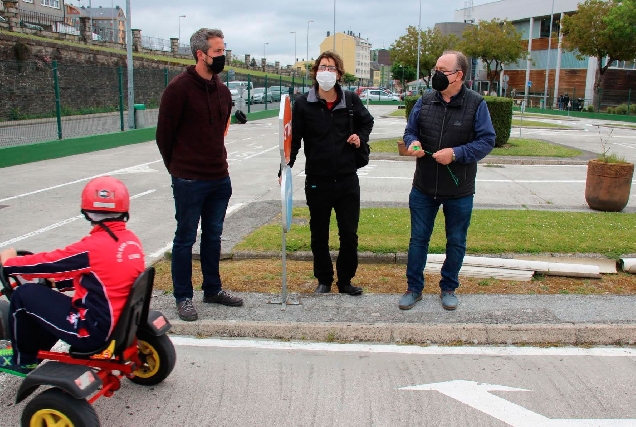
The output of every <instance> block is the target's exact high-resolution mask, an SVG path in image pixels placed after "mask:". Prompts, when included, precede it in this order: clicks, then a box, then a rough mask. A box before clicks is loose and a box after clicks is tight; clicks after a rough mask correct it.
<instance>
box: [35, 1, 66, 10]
mask: <svg viewBox="0 0 636 427" xmlns="http://www.w3.org/2000/svg"><path fill="white" fill-rule="evenodd" d="M32 2H33V0H31V3H32ZM40 4H41V5H42V6H46V7H52V8H55V9H59V8H60V0H40Z"/></svg>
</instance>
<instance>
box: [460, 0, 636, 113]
mask: <svg viewBox="0 0 636 427" xmlns="http://www.w3.org/2000/svg"><path fill="white" fill-rule="evenodd" d="M579 3H580V1H579V0H559V1H553V0H535V1H533V2H527V1H525V0H501V1H496V2H492V3H486V4H483V5H480V6H473V7H472V8H470V9H469V8H463V9H459V10H456V11H455V14H454V19H455V20H456V21H460V22H474V23H478V22H479V21H481V20H487V21H490V20H492V19H493V18H499V19H502V20H503V19H505V20H508V21H510V22H512V24H513V25H514V26H515V28H516V29H517V31H519V32H520V33H521V35H522V39H523V40H524V41H525V44H526V48H527V50H528V57H527V59H524V60H520V61H518V62H517V63H515V64H504V71H503V72H502V74H501V76H500V81H499V82H498V83H499V84H498V88H494V89H496V90H497V91H498V92H500V93H503V92H504V91H505V92H506V93H507V94H511V95H513V97H514V98H516V99H526V100H527V102H528V105H529V106H530V105H532V106H541V105H542V102H543V98H544V97H545V98H547V106H552V107H557V106H558V98H559V96H560V95H563V94H565V93H567V94H568V96H569V98H570V99H576V98H584V99H585V103H586V104H588V103H590V102H591V100H592V99H593V95H594V79H595V75H596V72H597V68H598V64H597V60H596V58H591V57H586V58H584V59H578V58H576V56H575V55H574V53H572V52H569V51H567V50H565V49H564V48H563V38H562V34H561V32H560V29H561V26H560V23H561V20H562V19H563V17H564V16H565V15H571V14H574V13H576V10H577V6H578V4H579ZM551 33H552V34H553V35H555V36H553V37H552V38H551V37H550V34H551ZM471 77H472V79H474V80H475V81H477V82H480V81H483V80H487V79H486V78H485V71H484V67H483V66H482V64H480V63H479V62H478V63H477V66H476V70H475V74H473V75H471ZM546 77H547V78H546ZM499 88H501V89H499ZM478 89H480V88H478ZM486 89H489V88H486ZM490 89H493V88H490ZM630 89H636V67H635V64H634V61H629V62H621V63H620V64H614V66H612V67H610V69H608V70H607V72H606V73H605V77H604V82H603V88H602V90H603V103H604V104H605V105H608V106H609V105H618V104H620V103H621V102H624V101H627V97H626V94H627V93H628V91H629V90H630ZM623 98H625V100H623Z"/></svg>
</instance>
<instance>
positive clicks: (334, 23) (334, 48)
mask: <svg viewBox="0 0 636 427" xmlns="http://www.w3.org/2000/svg"><path fill="white" fill-rule="evenodd" d="M333 52H334V53H336V0H333Z"/></svg>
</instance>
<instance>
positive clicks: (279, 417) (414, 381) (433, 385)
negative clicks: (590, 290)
mask: <svg viewBox="0 0 636 427" xmlns="http://www.w3.org/2000/svg"><path fill="white" fill-rule="evenodd" d="M173 341H174V342H175V343H176V344H177V355H178V356H177V358H178V363H177V365H176V368H175V370H174V371H173V373H172V375H171V376H170V377H169V378H168V379H167V380H166V381H165V382H164V383H162V384H160V385H158V386H155V387H151V388H149V389H148V388H144V387H141V386H137V385H135V384H132V383H130V382H129V381H124V382H123V386H122V389H121V390H120V391H118V392H117V393H116V394H115V396H114V397H112V398H102V399H100V400H98V401H97V402H96V404H95V409H96V411H97V413H98V415H99V417H100V421H101V423H102V425H103V426H112V427H130V426H138V425H153V426H184V425H199V426H206V427H207V426H256V425H258V426H329V427H331V426H342V425H347V426H365V427H366V426H369V427H370V426H389V425H397V426H410V425H418V426H421V425H424V426H476V427H491V426H492V427H500V426H515V427H538V426H544V427H547V426H565V425H567V426H597V427H598V426H612V427H619V426H636V409H635V408H636V399H635V397H634V396H636V385H635V383H634V381H632V378H633V377H634V375H636V368H635V365H634V360H635V358H636V353H635V352H634V350H633V349H605V348H589V349H577V348H551V349H537V348H512V347H507V348H498V347H460V348H456V347H434V346H433V347H415V346H396V345H381V346H379V345H357V344H346V345H343V344H324V343H293V342H292V343H285V342H272V341H250V340H220V339H211V340H197V339H191V338H184V337H173ZM18 384H19V382H18V379H17V378H14V377H9V376H7V375H0V405H2V407H3V408H4V409H3V411H1V412H0V425H3V426H15V425H18V423H19V416H20V413H21V411H22V410H23V408H24V406H25V403H21V404H20V405H17V406H14V405H12V400H13V396H14V395H15V392H16V390H17V387H18Z"/></svg>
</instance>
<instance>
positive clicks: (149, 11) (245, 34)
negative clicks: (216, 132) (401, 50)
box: [69, 0, 477, 66]
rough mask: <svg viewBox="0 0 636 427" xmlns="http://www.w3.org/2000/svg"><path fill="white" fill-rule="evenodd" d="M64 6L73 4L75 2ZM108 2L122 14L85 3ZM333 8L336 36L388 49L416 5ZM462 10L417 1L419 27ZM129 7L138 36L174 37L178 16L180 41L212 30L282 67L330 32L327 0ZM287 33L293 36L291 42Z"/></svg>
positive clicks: (193, 1) (414, 20)
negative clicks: (201, 30)
mask: <svg viewBox="0 0 636 427" xmlns="http://www.w3.org/2000/svg"><path fill="white" fill-rule="evenodd" d="M88 1H89V0H81V1H79V4H80V5H83V6H88ZM69 3H72V4H76V5H77V4H78V0H72V1H69ZM476 3H477V2H476ZM111 4H113V5H119V6H120V7H122V8H123V9H124V10H126V2H125V1H123V0H91V5H92V7H99V6H102V7H111ZM335 5H336V32H343V31H349V30H350V31H353V32H354V33H355V34H356V35H358V34H360V36H361V37H362V38H364V39H368V40H369V42H371V44H372V47H373V48H374V49H376V48H382V47H384V48H389V47H390V45H391V44H392V43H393V42H394V41H395V40H396V39H397V38H399V37H400V36H402V35H404V34H406V28H407V27H408V26H409V25H413V26H417V25H418V15H419V5H420V3H419V2H418V1H416V0H396V1H386V0H335ZM463 6H464V2H463V0H454V1H451V2H443V1H442V2H440V1H431V0H422V14H421V26H422V29H426V28H429V27H433V26H434V25H435V23H437V22H449V21H452V20H453V13H454V8H462V7H463ZM131 8H132V13H131V15H132V27H133V28H138V29H141V34H142V36H147V37H154V38H159V39H165V40H168V39H170V38H171V37H178V34H179V18H178V17H179V15H186V17H185V18H181V20H180V21H181V40H182V43H189V38H190V35H192V33H193V32H194V31H196V30H198V29H199V28H203V27H208V28H218V29H221V30H222V31H223V33H224V35H225V42H226V44H227V48H228V49H232V54H233V55H235V56H238V57H240V58H243V55H245V54H250V55H251V56H252V57H254V58H256V59H257V61H260V58H262V57H263V48H264V47H265V56H266V58H267V62H269V63H273V62H275V61H280V63H281V65H283V66H284V65H287V64H291V63H292V62H293V59H294V48H295V49H296V55H297V56H298V58H299V59H303V58H305V57H306V56H307V49H309V58H315V57H316V56H318V55H319V54H320V52H319V49H320V43H322V41H323V40H324V38H325V37H326V36H327V32H328V31H329V32H331V33H333V29H334V2H333V1H331V0H323V1H311V0H310V1H298V0H273V1H270V2H265V1H262V0H242V1H211V0H205V1H204V0H189V1H187V2H175V1H173V0H172V1H169V0H134V1H132V0H131ZM310 20H313V21H314V22H313V23H311V24H309V31H308V30H307V28H308V26H307V23H308V21H310ZM292 31H295V32H296V39H295V42H294V34H292V33H291V32H292ZM307 41H308V42H309V43H308V44H307ZM265 43H268V44H267V45H264V44H265Z"/></svg>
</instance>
